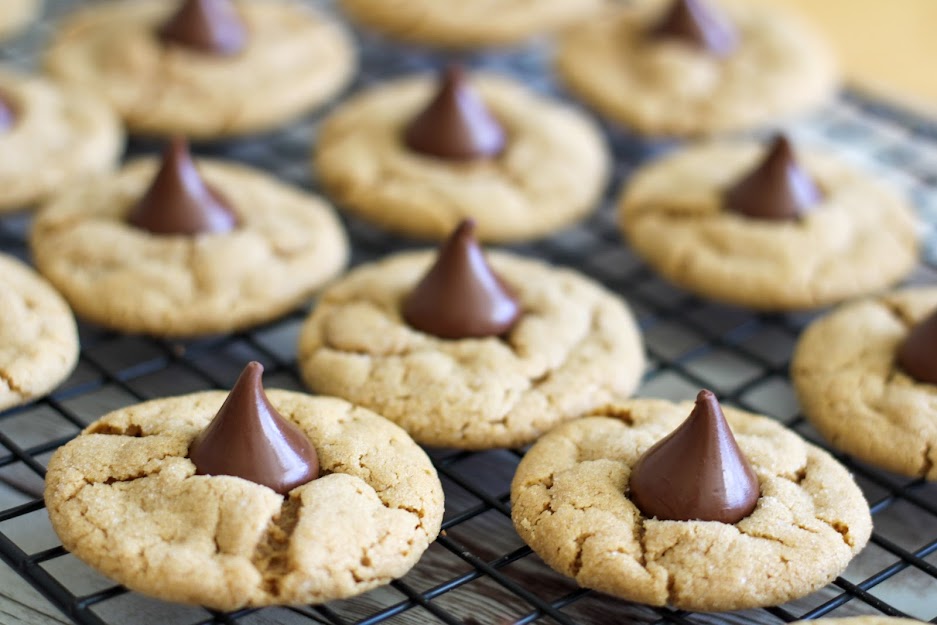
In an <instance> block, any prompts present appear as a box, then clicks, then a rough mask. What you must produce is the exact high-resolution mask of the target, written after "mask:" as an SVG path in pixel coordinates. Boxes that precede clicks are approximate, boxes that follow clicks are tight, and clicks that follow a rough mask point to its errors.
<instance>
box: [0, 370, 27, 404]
mask: <svg viewBox="0 0 937 625" xmlns="http://www.w3.org/2000/svg"><path fill="white" fill-rule="evenodd" d="M0 381H3V382H5V383H6V385H7V388H9V389H10V391H12V392H13V393H15V394H16V395H19V396H20V397H27V396H28V393H27V392H26V389H24V388H23V387H22V386H20V385H19V384H17V383H16V381H15V380H14V379H13V376H12V375H10V374H9V373H8V372H7V371H6V369H4V368H2V367H0Z"/></svg>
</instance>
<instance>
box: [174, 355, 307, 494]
mask: <svg viewBox="0 0 937 625" xmlns="http://www.w3.org/2000/svg"><path fill="white" fill-rule="evenodd" d="M263 371H264V368H263V365H261V364H260V363H259V362H251V363H250V364H248V365H247V367H245V368H244V371H243V372H241V376H240V377H239V378H238V380H237V382H235V384H234V388H232V389H231V392H230V393H229V394H228V398H227V399H226V400H225V402H224V404H223V405H222V406H221V409H220V410H219V411H218V414H216V415H215V418H214V419H212V421H211V423H209V424H208V426H207V427H206V428H205V429H204V430H202V432H201V433H200V434H199V435H198V436H197V437H196V438H195V440H194V441H193V442H192V445H191V446H190V447H189V459H191V460H192V462H193V463H195V468H196V473H197V474H198V475H233V476H235V477H240V478H243V479H245V480H250V481H251V482H254V483H256V484H261V485H263V486H266V487H268V488H271V489H273V490H275V491H276V492H278V493H280V494H281V495H285V494H287V493H288V492H290V491H291V490H293V489H294V488H296V487H297V486H302V485H303V484H305V483H307V482H311V481H312V480H314V479H316V478H317V477H318V476H319V456H318V455H317V454H316V450H315V449H314V448H313V446H312V443H310V442H309V439H308V438H306V435H305V434H304V433H303V431H302V430H300V429H299V428H298V427H296V426H295V425H293V424H292V423H290V422H289V421H287V420H286V419H284V418H283V417H281V416H280V414H279V413H278V412H277V411H276V408H274V407H273V405H271V404H270V400H268V399H267V394H266V393H264V389H263V384H262V380H261V376H262V374H263Z"/></svg>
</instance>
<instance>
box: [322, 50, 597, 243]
mask: <svg viewBox="0 0 937 625" xmlns="http://www.w3.org/2000/svg"><path fill="white" fill-rule="evenodd" d="M315 167H316V170H317V173H318V175H319V178H320V179H321V182H322V184H323V185H324V186H325V188H326V189H327V190H328V192H329V193H330V194H331V195H332V196H333V197H334V198H335V199H336V200H337V201H338V203H339V204H340V206H342V207H344V208H347V209H348V210H349V211H350V212H352V213H355V214H357V215H360V216H361V217H363V218H364V219H367V220H368V221H371V222H373V223H375V224H377V225H379V226H381V227H384V228H387V229H388V230H392V231H394V232H399V233H402V234H406V235H410V236H415V237H422V238H433V239H442V238H444V237H446V236H448V234H449V233H450V232H452V229H453V228H455V227H456V225H458V223H459V222H460V221H461V220H462V219H466V218H472V219H474V220H475V222H476V223H477V227H478V237H479V238H480V239H482V240H485V241H514V240H524V239H533V238H537V237H541V236H544V235H546V234H549V233H551V232H553V231H556V230H559V229H561V228H563V227H564V226H566V225H568V224H570V223H572V222H574V221H576V220H577V219H580V218H581V217H583V216H585V215H586V213H587V212H589V211H590V210H591V209H592V208H593V206H594V205H595V203H596V202H597V201H598V199H599V197H600V195H601V193H602V191H603V188H604V186H605V181H606V179H607V176H608V171H609V157H608V152H607V150H606V148H605V145H604V140H603V139H602V136H601V134H600V132H599V130H598V128H597V127H596V126H595V124H594V123H593V122H592V121H590V120H589V119H588V118H587V117H585V116H584V115H583V114H581V113H580V112H578V111H576V110H575V109H572V108H570V107H569V106H566V105H563V104H560V103H558V102H553V101H550V100H548V99H546V98H544V97H542V96H539V95H535V94H534V93H532V92H530V91H528V90H527V89H526V88H525V87H523V86H522V85H520V84H517V83H515V82H513V81H510V80H508V79H506V78H499V77H496V76H493V75H484V74H481V75H477V76H474V77H472V78H471V79H469V78H468V77H467V76H466V75H465V73H464V72H463V71H462V69H461V68H459V67H450V68H449V69H448V70H446V71H445V72H444V73H443V75H442V76H441V77H440V80H439V81H438V83H437V82H435V81H433V79H432V78H430V77H428V76H420V77H415V78H405V79H401V80H397V81H393V82H389V83H386V84H383V85H380V86H378V87H376V88H374V89H372V90H370V91H367V92H365V93H363V94H361V95H358V96H356V97H354V98H352V99H351V100H349V101H347V102H345V103H343V104H342V106H341V107H340V108H339V109H338V110H337V111H336V112H335V113H333V114H332V115H331V116H330V117H329V118H328V119H327V120H326V121H325V123H324V124H323V126H322V128H321V129H320V131H319V135H318V141H317V144H316V153H315Z"/></svg>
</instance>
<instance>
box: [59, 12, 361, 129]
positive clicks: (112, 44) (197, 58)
mask: <svg viewBox="0 0 937 625" xmlns="http://www.w3.org/2000/svg"><path fill="white" fill-rule="evenodd" d="M176 7H177V3H176V2H168V1H166V0H141V1H137V2H110V3H104V4H96V5H91V6H87V7H84V8H82V9H79V10H77V11H76V12H74V13H73V14H72V15H70V16H69V17H67V18H66V19H65V21H64V22H63V23H62V24H61V25H60V27H59V28H58V29H57V31H56V34H55V37H54V38H53V40H52V42H51V47H50V48H49V50H48V51H47V53H46V55H45V59H44V63H45V67H46V69H47V70H48V71H49V72H50V73H51V74H53V75H54V76H57V77H59V78H61V79H63V80H66V81H69V82H74V83H77V84H81V85H85V86H87V87H89V88H91V89H93V90H94V91H95V92H97V93H100V94H101V95H102V96H103V97H104V98H105V99H107V100H108V101H109V102H110V103H111V104H112V105H113V106H114V107H115V108H116V109H117V111H118V112H119V113H120V115H121V116H122V117H123V118H124V120H125V121H126V123H127V126H128V127H129V128H130V130H131V131H133V132H135V133H142V134H151V135H163V134H184V135H187V136H189V137H193V138H203V139H207V138H217V137H226V136H231V135H241V134H246V133H253V132H258V131H261V130H266V129H270V128H273V127H276V126H278V125H280V124H282V123H284V122H287V121H289V120H291V119H293V118H295V117H297V116H299V115H301V114H302V113H304V112H306V111H308V110H309V109H311V108H314V107H316V106H318V105H320V104H322V103H324V102H325V101H326V100H328V99H330V98H331V97H332V96H334V95H335V94H336V93H337V92H338V91H339V90H340V89H341V88H342V87H343V86H344V85H345V84H346V83H347V82H348V81H349V80H350V79H351V77H352V74H353V72H354V67H355V63H356V61H355V51H354V48H353V46H352V44H351V42H350V39H349V37H348V35H347V34H346V33H345V31H344V29H343V28H342V27H340V26H339V25H338V24H336V23H334V22H332V21H331V20H328V19H326V18H324V17H322V16H321V15H319V14H317V13H314V12H312V11H310V10H309V9H308V8H307V7H304V6H303V5H301V4H299V3H297V2H293V1H290V0H265V1H263V2H238V3H237V8H238V12H239V14H240V16H241V19H242V20H243V21H244V23H245V25H246V28H247V31H248V35H249V39H248V43H247V47H246V48H245V49H244V50H243V51H242V52H240V53H239V54H237V55H235V56H231V57H225V56H215V55H212V54H206V53H204V52H200V51H198V50H192V49H191V48H189V47H186V46H181V45H175V44H169V45H167V44H164V43H163V42H162V41H161V40H160V39H159V38H158V36H157V30H158V29H159V27H160V25H161V24H163V23H164V22H165V20H166V19H167V18H168V17H169V16H170V15H171V14H172V12H173V11H174V10H175V8H176Z"/></svg>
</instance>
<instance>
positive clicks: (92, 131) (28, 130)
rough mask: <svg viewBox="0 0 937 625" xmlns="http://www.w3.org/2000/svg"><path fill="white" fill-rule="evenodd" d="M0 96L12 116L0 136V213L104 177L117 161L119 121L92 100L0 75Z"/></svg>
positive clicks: (121, 140) (120, 135)
mask: <svg viewBox="0 0 937 625" xmlns="http://www.w3.org/2000/svg"><path fill="white" fill-rule="evenodd" d="M0 94H2V95H3V96H4V98H5V99H6V100H9V102H10V104H11V105H12V106H13V108H14V109H15V114H16V121H15V124H14V125H13V126H12V127H11V128H10V129H9V130H6V131H0V212H4V211H8V210H16V209H20V208H25V207H28V206H30V205H32V204H34V203H35V202H37V201H40V200H44V199H46V198H47V197H49V196H50V195H52V194H53V193H55V192H58V191H60V190H62V188H63V187H65V186H67V185H68V184H69V183H70V182H71V181H74V180H78V179H81V178H84V177H86V176H89V175H94V174H99V173H103V172H105V171H108V170H110V169H111V168H112V167H113V166H114V164H115V163H116V162H117V159H118V158H119V157H120V153H121V151H122V150H123V147H124V133H123V129H122V128H121V125H120V120H119V119H118V118H117V116H116V115H115V114H114V113H113V111H111V109H110V107H108V106H107V105H106V104H105V103H104V102H103V101H101V100H99V99H97V98H96V97H94V96H92V94H90V93H86V92H85V91H84V90H82V89H79V88H76V87H69V86H66V85H60V84H56V83H53V82H51V81H49V80H46V79H44V78H39V77H35V76H25V75H22V74H17V73H14V72H12V71H9V70H2V69H0Z"/></svg>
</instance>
